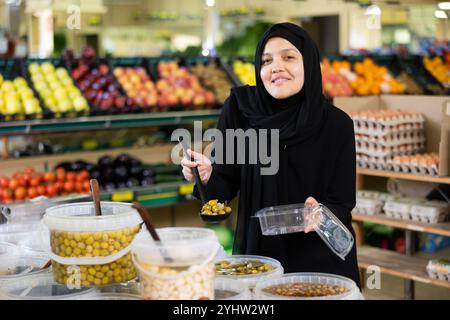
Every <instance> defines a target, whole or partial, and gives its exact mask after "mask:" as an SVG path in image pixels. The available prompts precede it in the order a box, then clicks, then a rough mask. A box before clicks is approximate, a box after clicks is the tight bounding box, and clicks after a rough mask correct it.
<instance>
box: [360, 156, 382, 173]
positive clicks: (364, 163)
mask: <svg viewBox="0 0 450 320" xmlns="http://www.w3.org/2000/svg"><path fill="white" fill-rule="evenodd" d="M356 164H357V165H358V167H359V168H362V169H372V170H387V162H386V160H383V159H379V158H377V157H370V156H367V155H363V154H357V155H356Z"/></svg>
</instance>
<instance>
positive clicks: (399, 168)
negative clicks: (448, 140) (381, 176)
mask: <svg viewBox="0 0 450 320" xmlns="http://www.w3.org/2000/svg"><path fill="white" fill-rule="evenodd" d="M356 163H357V166H358V168H362V169H371V170H385V171H392V172H399V173H409V174H416V175H423V176H438V175H439V166H438V165H429V166H421V165H413V164H399V163H394V162H393V161H392V159H383V158H381V159H380V158H377V157H370V156H367V155H363V154H357V155H356Z"/></svg>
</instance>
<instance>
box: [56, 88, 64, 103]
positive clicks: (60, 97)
mask: <svg viewBox="0 0 450 320" xmlns="http://www.w3.org/2000/svg"><path fill="white" fill-rule="evenodd" d="M53 96H54V97H55V99H56V100H57V101H61V100H65V99H67V92H66V90H65V89H64V88H59V89H56V90H55V92H54V94H53Z"/></svg>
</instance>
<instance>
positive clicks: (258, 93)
mask: <svg viewBox="0 0 450 320" xmlns="http://www.w3.org/2000/svg"><path fill="white" fill-rule="evenodd" d="M273 37H282V38H284V39H286V40H288V41H289V42H290V43H292V44H293V45H294V46H295V47H296V48H297V49H298V50H299V51H300V52H301V54H302V56H303V65H304V85H303V88H302V90H300V92H298V93H297V94H295V95H293V96H291V97H289V98H287V99H275V98H273V97H272V96H271V95H270V94H269V93H268V92H267V90H266V89H265V87H264V84H263V82H262V79H261V76H260V71H261V64H262V61H261V60H262V59H261V58H262V54H263V52H264V47H265V45H266V43H267V41H268V40H269V39H270V38H273ZM255 73H256V87H251V86H244V87H240V88H236V89H235V90H233V92H234V95H235V97H236V99H237V105H238V108H239V110H240V111H241V113H242V115H243V116H244V117H245V118H246V119H247V120H248V123H249V125H250V127H251V128H255V129H279V134H280V167H283V166H284V167H286V166H288V164H287V157H286V156H283V154H282V150H285V149H286V148H288V147H290V146H293V145H296V144H298V143H301V142H302V141H305V140H308V139H310V138H313V136H314V134H315V133H317V132H318V131H319V130H320V128H321V126H322V124H323V123H324V118H325V116H326V110H327V102H326V101H325V98H324V96H323V94H322V76H321V70H320V57H319V52H318V49H317V47H316V45H315V44H314V42H313V41H312V39H311V37H310V36H309V35H308V34H307V33H306V31H305V30H303V29H302V28H300V27H299V26H297V25H294V24H292V23H280V24H275V25H273V26H272V27H270V28H269V29H268V30H267V31H266V32H265V33H264V35H263V36H262V38H261V40H260V41H259V43H258V47H257V49H256V54H255ZM246 143H247V146H246V148H247V150H249V147H250V146H249V145H248V141H247V142H246ZM268 150H270V147H269V148H268ZM299 156H301V155H299ZM242 170H243V171H242V179H244V183H245V187H244V188H242V189H241V200H243V201H240V202H239V215H238V223H237V227H236V236H235V242H234V250H233V251H234V253H246V252H258V249H257V247H258V246H259V240H258V239H260V238H261V233H260V227H259V223H258V221H257V219H254V218H253V219H252V218H251V216H253V215H254V214H255V212H256V211H257V210H259V209H261V208H265V207H269V206H272V205H280V204H283V203H282V202H283V199H282V198H283V194H285V193H286V190H284V189H285V188H286V184H284V183H283V182H282V181H285V179H286V177H282V176H280V174H277V175H267V176H262V175H261V164H259V163H258V164H248V163H247V164H244V165H243V168H242Z"/></svg>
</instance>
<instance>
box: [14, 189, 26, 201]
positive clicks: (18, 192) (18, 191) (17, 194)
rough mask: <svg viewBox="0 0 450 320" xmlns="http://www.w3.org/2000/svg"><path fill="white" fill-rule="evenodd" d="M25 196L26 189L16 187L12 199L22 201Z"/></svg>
mask: <svg viewBox="0 0 450 320" xmlns="http://www.w3.org/2000/svg"><path fill="white" fill-rule="evenodd" d="M26 196H27V189H25V188H24V187H18V188H17V189H16V191H15V192H14V198H15V199H16V200H23V199H25V197H26Z"/></svg>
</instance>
